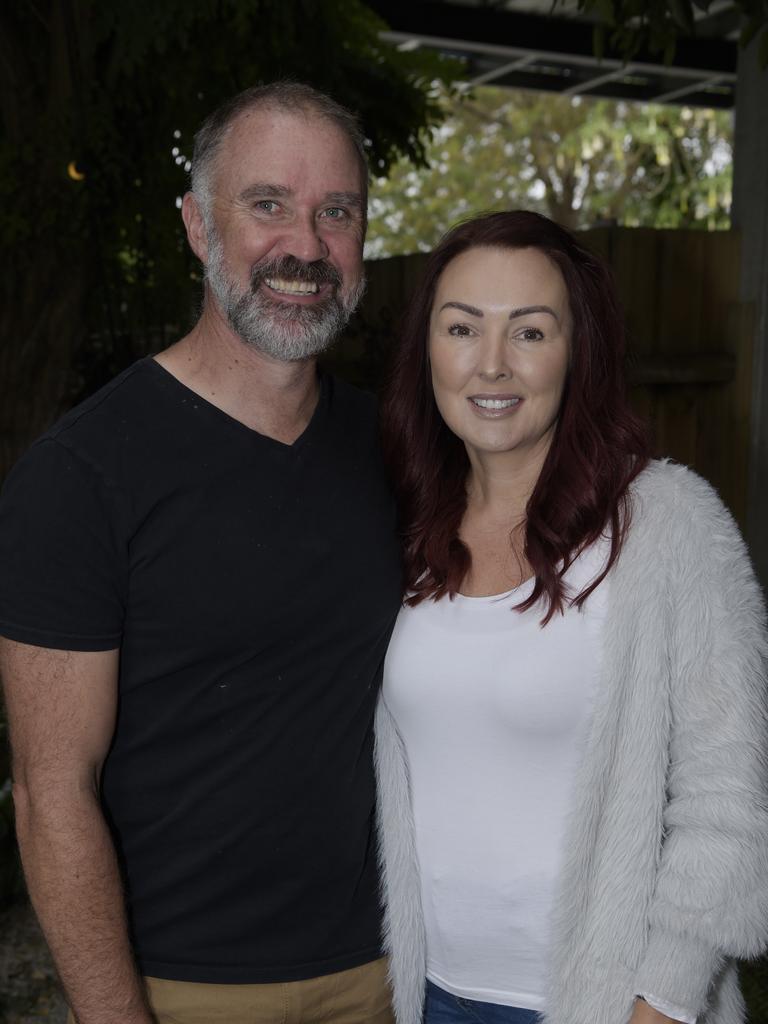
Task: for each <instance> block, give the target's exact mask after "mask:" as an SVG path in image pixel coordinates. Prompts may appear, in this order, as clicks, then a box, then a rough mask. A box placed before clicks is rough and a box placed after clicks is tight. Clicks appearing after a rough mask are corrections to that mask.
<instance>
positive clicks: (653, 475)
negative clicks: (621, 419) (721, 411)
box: [630, 459, 739, 537]
mask: <svg viewBox="0 0 768 1024" xmlns="http://www.w3.org/2000/svg"><path fill="white" fill-rule="evenodd" d="M630 502H631V510H632V525H633V526H634V527H635V528H640V527H641V526H642V525H643V524H647V525H648V526H649V527H650V528H656V527H660V526H662V525H663V527H664V535H668V534H669V532H670V531H672V532H675V531H680V532H682V533H684V534H688V533H690V531H692V530H693V531H698V530H704V531H708V530H711V529H712V528H717V530H718V533H721V532H724V533H726V534H734V535H735V536H737V537H738V536H739V531H738V527H737V526H736V523H735V521H734V519H733V516H732V515H731V513H730V512H729V510H728V509H727V507H726V506H725V504H724V502H723V500H722V498H721V497H720V495H719V494H718V493H717V491H716V490H715V488H714V487H713V486H712V484H710V483H709V482H708V481H707V480H705V479H704V478H703V477H701V476H699V475H698V473H695V472H694V471H693V470H692V469H689V468H688V466H683V465H681V464H680V463H677V462H673V461H672V460H671V459H653V460H651V462H649V463H648V465H647V466H646V467H645V469H643V471H642V472H641V473H639V474H638V476H637V477H636V478H635V480H634V482H633V484H632V486H631V489H630Z"/></svg>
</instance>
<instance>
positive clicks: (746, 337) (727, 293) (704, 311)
mask: <svg viewBox="0 0 768 1024" xmlns="http://www.w3.org/2000/svg"><path fill="white" fill-rule="evenodd" d="M583 238H584V241H585V242H586V243H587V244H588V245H589V246H590V247H591V248H592V249H594V250H595V251H596V252H598V253H600V254H601V255H602V256H603V257H604V258H605V259H606V260H607V261H608V262H609V263H610V264H611V266H612V267H613V270H614V273H615V275H616V279H617V284H618V288H619V293H620V295H621V299H622V303H623V305H624V309H625V313H626V319H627V327H628V330H629V338H630V359H629V363H628V367H627V370H628V376H629V380H630V384H631V396H632V401H633V404H634V405H635V407H636V408H637V409H638V411H640V412H641V413H642V414H643V415H645V416H646V417H647V418H648V419H649V420H650V422H651V424H652V428H653V432H654V439H655V449H656V453H657V454H659V455H667V456H670V457H672V458H674V459H676V460H677V461H679V462H683V463H685V464H686V465H689V466H691V467H693V468H694V469H696V471H697V472H699V473H701V475H702V476H704V477H706V478H707V479H708V480H710V481H711V482H712V483H713V484H714V485H715V487H716V488H717V489H718V491H719V492H720V494H721V496H722V497H723V499H724V501H725V502H726V504H727V505H728V506H729V507H730V508H731V510H732V511H733V513H734V515H735V517H736V519H737V520H738V521H739V523H740V525H741V526H742V528H743V525H744V520H745V511H746V486H747V457H748V443H749V414H750V399H751V392H750V371H751V355H752V352H751V338H752V322H751V311H750V310H749V309H748V308H746V307H745V306H743V305H742V304H740V303H739V299H738V295H739V237H738V235H737V234H736V233H735V232H731V231H728V232H705V231H671V230H670V231H666V230H665V231H656V230H652V229H646V228H601V229H594V230H591V231H586V232H584V233H583ZM424 260H425V256H423V255H421V254H419V255H414V256H399V257H393V258H390V259H386V260H377V261H372V262H370V263H369V264H368V277H369V285H368V292H367V294H366V297H365V300H364V303H363V308H362V310H361V315H360V317H359V319H358V320H357V322H356V323H355V324H354V325H353V326H352V329H351V330H350V332H349V333H348V334H347V336H345V338H343V339H342V340H341V342H340V343H339V347H338V349H337V351H336V353H335V356H334V360H333V361H334V363H335V364H336V365H337V366H338V368H339V369H340V370H341V372H343V373H344V374H345V375H346V376H349V377H351V378H353V379H357V380H358V381H359V382H361V383H364V384H368V385H371V384H374V383H375V382H376V380H377V379H378V377H379V376H380V373H381V368H382V366H383V364H384V363H385V361H386V351H387V348H388V346H389V343H390V341H391V339H392V337H393V336H394V335H395V333H396V331H397V321H398V317H399V315H400V312H401V310H402V309H403V306H404V304H405V301H406V299H407V296H408V295H409V294H410V292H411V290H412V289H413V288H415V287H417V286H418V281H419V277H420V274H421V270H422V267H423V263H424Z"/></svg>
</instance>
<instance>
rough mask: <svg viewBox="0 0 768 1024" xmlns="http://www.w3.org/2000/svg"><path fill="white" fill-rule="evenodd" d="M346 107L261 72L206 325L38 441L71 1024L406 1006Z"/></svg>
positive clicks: (31, 513) (193, 222)
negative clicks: (397, 999) (385, 941)
mask: <svg viewBox="0 0 768 1024" xmlns="http://www.w3.org/2000/svg"><path fill="white" fill-rule="evenodd" d="M365 195H366V169H365V158H364V152H363V148H362V142H361V137H360V134H359V131H358V129H357V127H356V124H355V122H354V119H353V118H352V117H351V115H350V114H349V113H348V112H347V111H345V110H344V109H343V108H341V107H339V106H337V105H336V104H335V103H334V102H332V101H331V100H330V99H329V98H328V97H326V96H323V95H322V94H320V93H317V92H315V91H314V90H312V89H310V88H308V87H306V86H303V85H299V84H295V83H287V84H286V83H279V84H276V85H271V86H266V87H259V88H256V89H252V90H249V91H247V92H246V93H243V94H241V95H240V96H237V97H236V98H235V99H233V100H232V101H230V102H229V103H227V104H225V106H224V107H222V108H221V109H220V110H218V111H217V112H216V113H214V114H213V115H212V116H211V117H210V118H209V119H208V120H207V121H206V123H205V124H204V125H203V127H202V129H201V131H200V132H199V133H198V136H197V137H196V140H195V154H194V159H193V171H192V191H191V192H190V193H188V194H187V195H186V196H185V198H184V202H183V206H182V216H183V219H184V223H185V226H186V229H187V235H188V238H189V243H190V245H191V247H192V249H193V251H194V252H195V254H196V255H197V256H198V257H199V258H200V260H201V261H202V263H203V264H204V266H205V273H206V290H205V299H204V308H203V312H202V316H201V318H200V320H199V321H198V323H197V324H196V325H195V327H194V328H193V329H192V331H191V332H190V333H189V334H188V335H187V336H186V337H185V338H183V339H182V340H181V341H179V342H178V343H177V344H175V345H173V346H171V348H169V349H168V350H166V351H165V352H163V353H161V354H160V355H158V356H157V357H156V358H154V359H146V360H142V361H140V362H139V363H137V364H135V365H134V366H132V367H131V368H130V369H129V370H127V371H126V372H125V373H123V374H122V375H121V376H120V377H118V378H117V379H116V380H115V381H113V382H112V383H111V384H109V385H108V386H107V387H106V388H104V389H102V391H100V392H99V393H98V394H97V395H95V396H94V397H93V398H91V399H90V400H88V401H86V402H85V403H83V404H82V405H81V406H79V407H78V408H77V409H75V410H74V411H73V412H71V413H70V414H69V415H67V416H66V417H65V418H64V419H63V420H62V421H61V422H60V423H59V424H57V425H56V426H55V427H54V428H53V429H52V430H51V431H49V433H48V434H46V435H45V436H44V437H43V438H42V439H41V440H40V441H39V442H37V444H36V445H35V446H33V448H32V449H31V451H30V452H29V453H28V454H27V456H26V457H25V458H24V459H22V461H21V462H20V463H19V465H18V466H17V467H16V469H15V470H14V471H13V472H12V474H11V476H10V477H9V480H8V481H7V484H6V487H5V489H4V496H3V499H2V503H0V564H2V566H3V572H2V579H1V581H0V633H1V634H2V635H3V636H4V637H5V639H4V641H3V644H2V659H1V661H0V669H1V671H2V675H3V679H4V685H5V692H6V699H7V705H8V713H9V717H10V724H11V736H12V744H13V757H14V778H15V785H14V796H15V801H16V814H17V823H18V834H19V841H20V845H21V850H22V858H23V861H24V866H25V871H26V875H27V880H28V884H29V889H30V893H31V895H32V900H33V902H34V905H35V908H36V910H37V913H38V915H39V917H40V920H41V922H42V925H43V928H44V930H45V933H46V936H47V939H48V942H49V944H50V946H51V949H52V951H53V955H54V958H55V960H56V963H57V966H58V970H59V973H60V976H61V979H62V982H63V984H64V988H65V990H66V994H67V997H68V999H69V1002H70V1005H71V1007H72V1010H73V1013H74V1015H75V1016H76V1019H77V1020H78V1021H79V1022H80V1024H113V1022H115V1024H117V1022H119V1024H148V1022H149V1021H152V1020H158V1021H161V1022H162V1021H176V1022H181V1024H187V1022H206V1024H207V1022H210V1021H213V1020H221V1021H226V1022H228V1024H239V1022H241V1021H242V1022H245V1021H248V1022H272V1021H275V1022H277V1021H281V1022H285V1024H289V1022H299V1021H301V1022H306V1024H311V1022H313V1021H320V1020H323V1021H329V1022H338V1024H362V1022H364V1021H370V1022H372V1024H384V1022H389V1021H391V1020H392V1017H391V1011H390V1008H389V991H388V987H387V982H386V978H385V968H384V963H383V961H382V959H381V949H380V934H379V933H380V907H379V901H378V889H377V870H376V864H375V849H374V846H373V844H372V840H371V824H372V814H373V782H372V765H371V761H372V738H371V717H372V712H373V705H374V702H375V697H376V691H377V688H378V682H379V673H380V666H381V662H382V659H383V655H384V649H385V645H386V642H387V639H388V635H389V632H390V628H391V625H392V622H393V618H394V615H395V612H396V609H397V606H398V603H399V587H400V573H399V558H398V552H397V545H396V541H395V537H394V522H393V510H392V506H391V501H390V499H389V497H388V494H387V490H386V487H385V484H384V481H383V479H382V475H381V472H380V468H379V464H378V461H377V456H376V449H375V416H374V411H373V408H372V404H371V401H370V400H369V399H368V397H366V396H364V395H362V394H361V393H359V392H357V391H355V390H354V389H352V388H350V387H348V386H346V385H343V384H342V383H341V382H339V381H335V380H333V379H329V378H328V377H327V376H322V375H319V374H318V372H317V368H316V365H315V357H316V356H317V354H318V353H319V352H320V351H322V350H323V349H324V348H325V347H327V345H328V344H329V343H330V342H331V340H332V338H333V336H334V335H335V334H336V333H337V331H338V330H339V328H340V327H341V326H343V324H344V323H345V322H346V320H347V318H348V316H349V315H350V313H351V311H352V310H353V308H354V306H355V303H356V302H357V300H358V299H359V297H360V294H361V292H362V287H363V283H362V282H363V271H362V242H363V236H364V228H365Z"/></svg>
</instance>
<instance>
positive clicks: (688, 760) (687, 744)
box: [376, 462, 768, 1024]
mask: <svg viewBox="0 0 768 1024" xmlns="http://www.w3.org/2000/svg"><path fill="white" fill-rule="evenodd" d="M631 502H632V520H631V526H630V529H629V532H628V536H627V539H626V542H625V545H624V548H623V550H622V552H621V555H620V557H619V559H618V561H617V563H616V564H615V565H614V567H613V568H612V570H611V572H610V573H609V575H608V577H607V578H606V580H605V581H604V582H603V584H602V585H603V586H608V587H609V588H610V589H609V592H608V613H607V618H606V622H605V632H604V636H605V641H604V644H605V647H604V652H603V666H602V674H601V678H600V681H599V684H598V693H597V697H596V702H595V711H594V715H593V719H592V724H591V727H590V733H589V738H588V742H587V744H586V746H585V749H584V751H583V756H582V762H581V765H580V767H579V771H578V774H577V778H576V787H575V802H574V807H573V809H572V813H571V818H570V821H569V825H568V833H567V837H568V841H567V846H566V855H565V856H566V860H565V864H564V869H563V872H562V877H561V880H560V892H559V897H558V899H557V901H556V905H555V915H554V954H553V962H552V970H551V978H550V983H549V990H548V994H547V1006H546V1009H545V1011H544V1013H543V1018H544V1021H545V1022H546V1024H625V1022H626V1021H627V1020H628V1019H629V1017H630V1015H631V1013H632V1007H633V1003H634V997H635V993H636V992H643V991H644V992H648V993H652V994H653V995H654V996H656V997H657V998H659V999H664V1000H668V1001H669V1002H671V1003H674V1004H677V1005H679V1006H685V1007H688V1008H690V1009H691V1010H693V1011H695V1012H697V1013H698V1014H699V1021H700V1022H701V1024H704V1022H705V1024H739V1022H741V1021H743V1020H744V1004H743V1000H742V998H741V994H740V992H739V986H738V978H737V972H736V965H735V963H734V958H735V957H751V956H755V955H757V954H759V953H760V952H761V950H762V949H763V948H764V945H765V943H766V940H767V939H768V800H767V799H766V750H767V746H766V740H767V737H768V729H767V728H766V718H767V716H766V653H767V647H766V631H765V613H764V607H763V602H762V596H761V593H760V589H759V587H758V585H757V583H756V581H755V578H754V575H753V572H752V568H751V565H750V562H749V559H748V556H747V553H746V550H745V547H744V544H743V542H742V540H741V537H740V535H739V533H738V530H737V529H736V527H735V525H734V523H733V520H732V519H731V517H730V515H729V513H728V512H727V511H726V509H725V508H724V506H723V504H722V502H721V501H720V499H719V498H718V497H717V495H716V494H715V492H714V491H713V490H712V488H711V487H710V486H709V485H708V484H707V483H705V482H704V481H703V480H702V479H700V478H699V477H697V476H696V475H695V474H694V473H692V472H691V471H689V470H687V469H685V468H684V467H682V466H678V465H674V464H671V463H659V462H656V463H651V465H650V466H649V467H648V468H647V469H646V470H644V471H643V473H642V474H641V475H640V476H639V477H638V479H637V480H636V481H635V484H634V485H633V487H632V494H631ZM510 657H513V655H512V654H511V655H510ZM376 725H377V738H376V766H377V773H378V783H379V805H378V818H379V851H380V859H381V863H382V869H383V872H382V878H383V882H382V885H383V893H384V902H385V946H386V949H387V952H388V954H389V957H390V979H391V982H392V987H393V992H394V1007H395V1016H396V1019H397V1022H398V1024H419V1022H420V1021H421V1018H422V1003H423V997H424V972H425V949H424V928H423V921H422V915H421V903H420V887H419V879H418V865H417V862H416V854H415V848H414V839H413V821H412V815H411V810H410V800H409V782H408V766H407V763H406V760H405V756H404V751H403V747H402V743H401V741H400V738H399V736H398V733H397V729H396V727H395V724H394V722H393V720H392V718H391V716H390V714H389V712H388V710H387V708H386V705H385V704H384V703H383V701H380V702H379V708H378V711H377V723H376Z"/></svg>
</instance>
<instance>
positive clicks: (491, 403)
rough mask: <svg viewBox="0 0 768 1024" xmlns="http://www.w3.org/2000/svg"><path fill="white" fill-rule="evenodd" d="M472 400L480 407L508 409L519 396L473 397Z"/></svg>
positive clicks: (517, 400) (516, 401)
mask: <svg viewBox="0 0 768 1024" xmlns="http://www.w3.org/2000/svg"><path fill="white" fill-rule="evenodd" d="M472 401H473V402H474V403H475V405H479V406H480V408H481V409H509V408H510V407H511V406H513V405H517V403H518V402H519V401H520V399H519V398H473V399H472Z"/></svg>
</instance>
